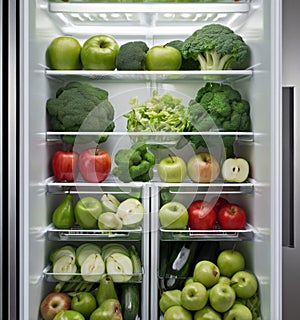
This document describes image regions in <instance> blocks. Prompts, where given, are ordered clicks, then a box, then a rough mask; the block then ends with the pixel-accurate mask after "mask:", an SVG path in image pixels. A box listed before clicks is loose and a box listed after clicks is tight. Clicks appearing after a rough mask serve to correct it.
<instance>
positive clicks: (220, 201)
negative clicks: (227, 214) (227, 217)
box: [209, 196, 228, 214]
mask: <svg viewBox="0 0 300 320" xmlns="http://www.w3.org/2000/svg"><path fill="white" fill-rule="evenodd" d="M227 203H228V200H227V199H225V198H223V197H219V196H215V197H213V198H212V199H211V200H210V201H209V204H210V205H211V206H212V207H213V208H214V209H215V211H216V213H217V214H218V212H219V210H220V209H221V208H222V207H223V206H224V205H225V204H227Z"/></svg>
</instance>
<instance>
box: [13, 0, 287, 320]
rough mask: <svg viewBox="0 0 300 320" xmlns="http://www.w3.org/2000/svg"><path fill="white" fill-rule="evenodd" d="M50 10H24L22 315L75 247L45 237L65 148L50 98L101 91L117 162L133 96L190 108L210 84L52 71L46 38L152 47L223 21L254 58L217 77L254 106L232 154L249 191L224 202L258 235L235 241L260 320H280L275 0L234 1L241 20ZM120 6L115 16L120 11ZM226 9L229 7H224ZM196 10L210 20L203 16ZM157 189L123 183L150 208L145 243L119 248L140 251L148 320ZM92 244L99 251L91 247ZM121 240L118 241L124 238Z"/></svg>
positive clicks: (156, 244)
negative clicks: (247, 130) (72, 90)
mask: <svg viewBox="0 0 300 320" xmlns="http://www.w3.org/2000/svg"><path fill="white" fill-rule="evenodd" d="M51 5H52V7H51V6H50V7H48V2H47V1H45V0H36V1H29V0H25V1H22V2H21V3H20V12H22V15H21V17H20V44H19V50H20V52H21V53H20V66H21V68H20V109H19V111H18V112H19V116H20V132H21V136H20V150H21V151H20V154H21V158H20V161H19V165H20V172H21V173H22V175H21V177H20V186H19V188H20V189H19V198H20V212H19V217H18V218H19V225H20V226H21V227H20V257H19V259H20V266H22V267H20V283H21V285H20V287H21V290H20V296H19V299H20V311H19V312H20V314H21V315H24V317H23V318H24V319H26V318H27V319H38V318H39V304H40V302H41V299H42V297H44V296H45V295H46V294H47V293H48V292H49V291H50V290H52V289H53V287H54V285H55V283H54V282H52V281H51V279H50V281H48V280H49V278H48V277H47V275H45V267H46V266H47V265H48V263H49V252H50V251H51V250H53V249H54V248H56V247H57V246H60V245H62V244H63V243H75V244H76V245H77V244H78V243H80V242H78V241H75V242H74V241H73V240H67V241H66V242H64V241H63V242H60V241H51V240H49V239H48V225H49V224H50V221H51V213H52V211H53V210H54V208H55V207H56V206H57V205H58V204H59V203H60V201H61V199H62V196H63V194H64V193H63V192H62V191H61V189H60V188H59V186H56V185H54V189H53V190H54V191H53V192H52V191H51V190H52V189H51V187H49V185H50V184H51V182H52V180H51V176H52V170H51V162H50V159H51V156H52V154H53V153H54V152H55V151H56V150H58V149H60V148H61V147H62V145H61V142H60V140H59V139H57V138H56V137H55V135H51V134H48V132H49V131H51V129H50V128H49V123H48V119H47V114H46V101H47V99H48V98H50V97H53V96H54V95H55V92H56V90H57V89H58V88H59V87H61V86H63V85H64V84H66V83H67V82H69V81H73V80H78V81H81V82H87V83H90V84H92V85H94V86H97V87H100V88H103V89H105V90H107V91H108V92H109V99H110V102H111V103H112V105H113V106H114V109H115V124H116V128H115V131H114V132H116V134H114V135H111V136H110V137H109V139H108V140H107V141H106V142H105V143H104V144H103V148H105V149H106V150H107V151H108V152H109V153H110V154H111V155H112V156H114V155H115V154H116V152H117V150H118V149H119V148H120V147H122V148H123V147H124V146H129V145H130V143H131V139H130V137H129V135H127V134H126V133H124V132H126V120H125V118H124V117H123V115H124V114H125V113H126V112H128V111H129V108H130V105H129V100H130V98H131V97H133V96H137V97H138V99H139V101H143V100H145V99H147V98H149V97H150V96H151V94H152V92H153V90H158V92H159V93H161V94H162V93H167V92H168V93H172V94H174V95H175V96H178V97H180V98H182V100H183V102H184V103H186V104H187V103H188V101H189V100H190V99H192V98H193V97H194V96H195V94H196V92H197V90H198V89H199V88H200V87H201V86H202V85H204V84H205V82H206V81H207V78H206V77H205V76H203V75H201V74H200V75H198V74H197V72H195V73H193V72H191V73H190V74H188V75H184V73H183V76H182V75H179V76H178V73H176V72H175V75H177V77H172V75H171V76H165V75H164V72H157V73H154V74H153V75H152V74H151V75H150V76H147V74H146V73H142V74H139V75H138V76H137V75H135V74H134V73H123V74H119V73H117V72H116V73H115V74H114V73H111V72H107V73H105V72H103V73H101V72H96V73H93V72H86V73H84V72H82V73H80V72H78V73H75V74H72V73H69V74H68V73H67V74H63V73H60V72H51V70H46V68H45V51H46V48H47V46H48V45H49V43H50V42H51V40H52V39H54V38H55V37H57V36H60V35H72V36H75V37H77V38H78V39H79V40H80V42H81V43H83V42H84V41H85V40H86V39H87V38H89V37H90V36H92V35H94V34H100V33H102V34H109V35H112V36H114V37H115V38H116V39H117V40H118V42H119V44H120V45H121V44H123V43H125V42H127V41H130V40H142V41H145V42H146V43H147V44H148V45H149V47H150V46H152V45H155V44H164V43H167V42H168V41H171V40H174V39H185V38H186V37H187V36H189V35H190V34H191V33H192V32H193V31H195V30H196V29H198V28H200V27H202V26H203V25H205V24H208V23H223V24H226V25H227V26H229V27H231V28H232V29H233V30H235V31H236V32H237V33H239V34H240V35H242V36H243V38H244V40H245V41H246V42H247V43H248V44H249V46H250V48H251V54H252V56H251V65H252V67H251V68H250V69H249V70H247V72H246V73H245V74H241V75H238V76H236V75H233V76H231V75H230V73H228V74H229V76H228V74H226V72H225V73H222V72H221V73H220V74H219V75H218V80H217V82H224V83H229V84H230V85H232V86H233V87H234V88H235V89H237V90H239V91H240V92H241V94H242V96H243V98H244V99H246V100H248V101H249V103H250V105H251V120H252V133H251V135H250V137H246V138H245V137H244V138H243V136H242V135H241V136H240V137H239V138H238V139H237V141H236V144H235V152H236V156H241V157H245V158H246V159H247V160H248V161H249V163H250V167H251V172H250V179H249V181H250V185H251V186H250V191H249V190H248V189H247V188H246V189H247V192H246V193H243V192H242V191H241V192H238V193H237V194H233V195H231V194H229V196H228V197H229V199H231V200H232V201H235V202H238V203H239V204H240V205H241V206H243V207H244V208H245V210H246V211H247V218H248V222H249V223H250V224H251V225H252V226H254V232H253V233H254V236H253V239H251V240H247V241H238V240H239V239H237V246H238V248H240V249H241V250H242V251H243V252H244V253H245V256H246V260H247V266H248V268H249V269H251V270H252V271H253V272H254V273H255V274H256V276H257V277H258V280H259V288H260V290H259V291H260V297H261V312H262V318H263V319H264V320H268V319H272V320H275V319H281V316H280V314H281V307H280V301H281V300H280V299H281V297H280V294H281V289H280V288H281V284H280V245H281V241H280V239H281V234H280V232H281V231H280V226H281V221H280V214H279V209H278V208H280V197H279V194H280V174H279V172H280V149H279V144H280V138H279V136H278V132H280V122H279V119H280V114H279V112H278V110H279V101H280V92H279V90H277V89H278V88H279V71H278V66H279V51H280V50H279V38H278V34H279V26H278V22H279V12H280V1H262V0H253V1H251V2H249V3H248V2H241V3H235V4H234V5H236V8H239V9H238V10H237V12H235V10H234V9H230V10H228V12H226V9H221V8H222V7H221V5H220V4H216V5H215V7H213V6H210V7H209V9H207V7H206V5H205V4H200V3H199V4H193V5H194V6H190V4H180V3H177V4H175V3H174V4H161V5H159V6H149V4H140V5H139V4H134V5H131V4H129V3H124V4H121V3H118V4H109V6H107V5H105V4H94V5H93V9H91V8H92V7H91V6H87V8H89V9H91V10H90V11H91V12H82V11H81V9H80V10H77V7H76V4H74V6H72V7H71V8H72V10H71V11H74V12H68V5H73V4H71V3H54V2H53V3H52V4H51ZM56 5H57V6H56ZM116 5H117V6H118V7H117V6H116ZM123 5H124V7H122V6H123ZM143 5H145V6H143ZM147 5H148V6H147ZM101 6H103V7H101ZM51 8H52V9H53V10H52V11H51V10H50V9H51ZM56 8H58V9H57V11H55V10H56ZM117 8H118V9H119V11H121V12H118V10H117ZM120 8H122V9H120ZM124 8H125V9H124ZM216 8H217V9H216ZM224 8H227V7H226V4H224ZM230 8H232V7H230ZM233 8H235V7H234V6H233ZM245 8H246V10H245ZM62 9H63V10H62ZM102 9H103V10H102ZM198 9H199V12H197V10H198ZM64 10H66V11H64ZM201 10H204V11H208V12H204V13H203V12H202V13H201ZM218 10H220V11H221V12H218ZM76 11H77V12H76ZM106 11H107V12H106ZM126 11H127V12H126ZM156 11H158V12H156ZM210 11H211V12H210ZM222 11H224V12H222ZM240 11H241V12H240ZM81 74H83V76H82V75H81ZM150 138H154V139H155V138H156V137H155V136H154V137H150ZM76 148H78V149H77V150H81V148H83V146H82V145H76ZM187 149H188V150H182V151H180V150H179V151H176V152H177V153H178V154H179V155H181V156H182V157H183V158H186V157H188V156H189V155H191V154H192V153H193V152H194V151H193V150H191V148H190V147H187ZM181 152H182V153H181ZM162 155H163V152H162V153H160V152H158V156H160V157H162ZM186 160H187V159H186ZM116 183H118V182H116V180H115V179H114V178H113V177H112V176H110V177H109V178H108V180H107V181H105V182H104V183H102V185H100V186H93V187H91V189H92V191H93V192H94V191H96V193H98V195H101V194H103V193H104V192H110V191H111V190H113V188H114V187H115V186H116ZM186 184H187V185H189V184H190V181H187V183H186ZM163 186H164V184H162V183H161V182H160V181H159V179H158V177H157V176H156V175H155V176H154V178H153V181H152V182H150V183H149V184H145V187H144V186H143V184H142V183H141V184H130V183H129V184H128V185H127V186H125V187H124V188H125V189H124V190H125V191H126V190H131V188H137V189H138V190H140V191H141V194H142V201H144V205H145V209H146V214H145V219H144V225H143V228H144V229H143V232H142V235H141V238H140V239H139V240H137V241H136V240H132V239H129V241H124V243H134V244H136V245H137V248H138V250H139V253H140V255H141V258H142V263H143V281H142V284H141V299H142V301H143V302H142V303H143V307H142V308H141V310H142V311H141V319H144V320H145V319H158V318H159V307H158V298H159V295H158V273H159V257H160V252H159V248H160V244H161V233H160V232H159V222H158V210H159V205H160V203H159V201H160V200H159V196H158V194H159V190H160V188H162V187H163ZM85 187H86V188H87V190H90V189H89V188H90V186H89V185H84V186H83V188H85ZM205 188H206V187H203V186H199V185H197V186H193V188H192V190H193V192H192V193H190V196H188V197H186V196H183V197H184V201H186V204H188V203H190V202H191V201H192V199H200V198H201V199H203V198H205V199H209V197H211V195H212V193H210V192H207V193H206V192H204V191H205V190H206V189H205ZM208 189H209V187H208ZM241 189H243V188H241ZM77 190H79V188H78V189H77ZM107 190H108V191H107ZM180 190H183V191H185V190H189V186H187V189H185V186H184V185H183V186H182V188H181V189H180ZM224 190H225V189H224ZM230 190H231V189H229V191H230ZM208 191H209V190H208ZM217 192H218V193H220V194H222V192H223V193H224V195H225V194H226V191H223V186H220V187H218V188H217ZM229 193H230V192H229ZM150 195H151V196H150ZM79 196H80V195H79ZM226 196H227V195H226ZM179 198H180V199H181V198H182V195H179ZM149 231H151V232H149ZM212 239H214V240H216V239H217V237H214V236H212ZM203 240H205V238H201V237H200V239H199V241H203ZM93 241H94V240H93ZM105 241H108V239H106V240H104V242H105ZM98 242H99V243H100V244H101V243H102V241H98V240H97V243H98ZM120 242H122V243H123V241H122V240H121V241H120ZM232 242H235V240H232V239H231V240H230V241H226V240H223V239H222V240H221V246H222V247H224V248H225V247H228V246H231V245H232ZM155 257H157V258H155ZM50 278H51V277H50Z"/></svg>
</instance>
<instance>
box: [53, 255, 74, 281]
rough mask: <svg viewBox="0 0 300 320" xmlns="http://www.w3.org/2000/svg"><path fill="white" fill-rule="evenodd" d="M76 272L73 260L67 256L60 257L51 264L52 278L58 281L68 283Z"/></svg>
mask: <svg viewBox="0 0 300 320" xmlns="http://www.w3.org/2000/svg"><path fill="white" fill-rule="evenodd" d="M76 271H77V266H76V264H75V258H74V257H72V256H69V255H65V256H61V257H60V258H58V259H57V260H56V261H55V262H54V264H53V273H54V276H53V277H54V278H55V279H57V280H59V281H69V280H70V279H72V277H73V276H74V275H73V274H72V273H75V272H76Z"/></svg>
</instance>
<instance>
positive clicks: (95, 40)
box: [81, 34, 119, 70]
mask: <svg viewBox="0 0 300 320" xmlns="http://www.w3.org/2000/svg"><path fill="white" fill-rule="evenodd" d="M118 52H119V44H118V42H117V40H116V39H115V38H114V37H112V36H109V35H106V34H99V35H96V36H92V37H91V38H89V39H87V40H86V41H85V42H84V44H83V46H82V50H81V61H82V64H83V67H84V69H86V70H114V69H115V68H116V57H117V54H118Z"/></svg>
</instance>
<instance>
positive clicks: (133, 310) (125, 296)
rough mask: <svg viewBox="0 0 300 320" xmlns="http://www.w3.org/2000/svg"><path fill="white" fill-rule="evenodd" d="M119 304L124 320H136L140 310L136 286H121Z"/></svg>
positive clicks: (132, 284) (133, 284) (131, 284)
mask: <svg viewBox="0 0 300 320" xmlns="http://www.w3.org/2000/svg"><path fill="white" fill-rule="evenodd" d="M120 303H121V308H122V315H123V317H124V319H125V320H135V319H137V317H138V314H139V310H140V291H139V287H138V285H137V284H135V283H130V284H123V285H122V292H121V299H120Z"/></svg>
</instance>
